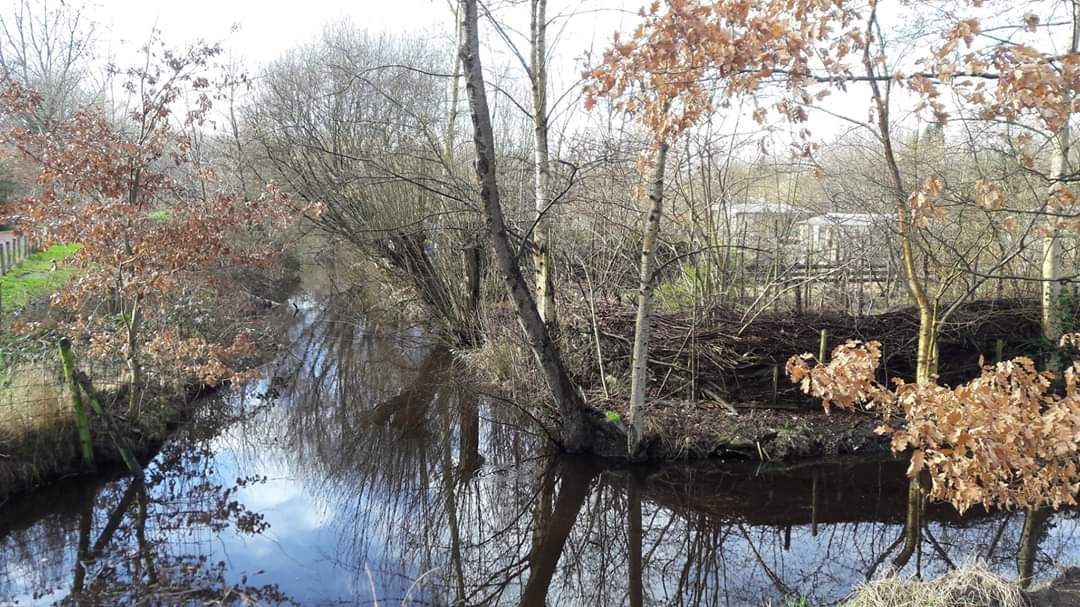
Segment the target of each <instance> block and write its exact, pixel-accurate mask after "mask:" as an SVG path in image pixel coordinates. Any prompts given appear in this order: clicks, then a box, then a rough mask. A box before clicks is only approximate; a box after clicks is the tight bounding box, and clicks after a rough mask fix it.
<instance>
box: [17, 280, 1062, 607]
mask: <svg viewBox="0 0 1080 607" xmlns="http://www.w3.org/2000/svg"><path fill="white" fill-rule="evenodd" d="M297 302H298V306H299V311H298V313H297V315H296V317H295V319H294V321H293V322H292V324H291V329H290V337H291V341H292V343H293V345H292V347H291V349H290V350H289V351H288V352H287V353H286V354H285V355H284V356H282V357H281V358H280V360H279V361H278V362H277V363H276V364H274V365H272V366H271V367H269V368H268V370H267V379H265V380H263V381H259V382H254V383H252V384H251V385H248V386H247V387H246V388H245V389H244V390H242V391H239V392H235V393H230V394H226V395H222V396H220V397H217V398H216V399H215V400H213V401H211V402H208V403H207V406H205V407H203V408H202V410H201V412H200V414H199V415H198V416H197V418H196V419H195V420H194V421H193V423H191V424H189V425H188V426H186V427H185V428H183V429H181V431H179V432H178V433H177V435H176V437H175V438H174V439H173V440H172V441H171V442H170V443H169V444H168V445H166V447H165V448H164V449H163V450H162V452H161V453H160V454H159V455H158V456H157V457H156V458H155V459H154V461H153V462H152V463H151V464H150V465H149V466H148V469H147V474H148V480H149V482H148V483H147V489H146V490H145V491H140V490H139V489H138V487H137V486H135V485H134V484H133V483H132V482H131V480H130V478H126V477H124V476H122V475H116V476H114V477H111V478H98V479H93V480H85V479H84V480H73V481H69V482H64V483H59V484H57V485H55V486H52V487H49V488H47V489H45V490H42V491H39V492H38V493H36V494H34V495H31V496H28V497H24V498H21V499H18V500H14V501H12V502H10V503H8V504H4V505H2V506H0V604H4V605H7V604H16V605H38V604H42V605H49V604H55V603H63V604H79V605H98V604H101V605H114V604H161V605H188V604H190V605H201V604H208V603H213V604H219V603H226V604H279V603H281V604H290V603H295V604H301V605H376V604H377V605H383V606H385V605H413V604H419V605H455V604H468V605H478V604H488V605H514V604H524V605H545V604H547V605H725V606H728V605H787V604H807V605H821V604H834V603H835V602H837V601H839V600H841V599H843V597H845V596H846V595H847V594H848V593H849V592H850V591H851V589H852V588H853V587H854V586H856V585H857V584H859V583H861V582H863V581H865V580H867V579H868V578H873V577H876V576H880V575H882V574H883V573H884V572H886V571H887V570H888V569H889V568H890V567H891V566H893V564H894V561H895V559H896V558H897V556H898V555H899V554H900V553H901V551H902V549H903V546H904V543H905V515H906V513H907V511H908V507H907V506H908V503H907V500H908V497H907V496H908V490H907V488H908V484H907V481H906V479H905V478H904V468H905V464H904V463H903V462H893V461H856V460H846V461H836V462H819V463H813V464H802V465H798V466H788V467H784V468H781V467H775V466H771V467H761V466H757V465H751V464H738V463H727V464H718V463H712V464H695V465H686V464H668V465H662V466H661V465H653V466H648V467H627V466H620V465H616V464H612V463H607V462H602V461H597V460H594V459H587V458H553V457H546V456H543V455H541V454H542V453H543V450H542V445H543V438H542V437H541V436H538V435H537V434H536V433H535V432H534V430H533V426H532V425H531V424H530V423H529V420H528V417H527V416H526V415H524V414H523V413H522V412H520V411H518V410H517V409H516V408H515V407H513V406H512V405H509V404H507V403H505V402H502V401H499V400H497V399H493V398H490V397H486V396H484V395H482V394H478V391H477V390H476V389H474V388H473V387H472V386H470V385H468V384H467V383H466V382H464V381H461V380H460V375H459V374H458V373H456V372H455V371H454V369H453V364H452V357H451V355H450V354H449V353H447V352H446V351H445V350H441V349H439V348H437V347H434V346H432V345H431V344H428V343H425V340H424V333H423V332H422V331H420V330H418V329H412V330H410V329H404V330H396V331H384V330H376V329H374V328H372V327H367V326H365V325H364V324H363V323H362V322H358V321H357V320H356V318H355V317H354V315H352V314H350V313H349V311H348V310H347V309H345V308H344V307H343V306H339V305H337V304H335V302H334V301H333V300H321V299H314V298H306V299H305V298H301V299H298V300H297ZM1032 522H1033V524H1032V525H1030V531H1031V533H1028V534H1027V536H1026V538H1027V539H1026V541H1025V536H1024V533H1023V531H1024V524H1025V515H1024V514H1023V513H991V514H988V513H985V512H972V513H969V514H968V515H966V516H963V517H961V516H959V515H958V514H957V513H956V512H955V511H953V510H952V509H951V508H949V507H947V506H943V505H930V506H929V507H928V509H927V510H926V512H925V515H924V517H923V525H922V529H921V532H920V533H919V535H918V536H917V538H914V539H913V541H915V544H916V549H915V550H914V552H913V553H912V554H911V556H910V558H908V559H906V562H905V563H903V567H902V571H903V573H905V574H909V575H922V576H926V577H930V576H935V575H938V574H941V573H943V572H944V571H946V570H947V569H948V568H950V567H953V566H955V565H957V564H962V563H967V562H971V561H975V560H978V561H981V562H983V563H986V564H987V565H988V566H989V567H991V568H992V569H994V570H996V571H998V572H1000V573H1003V574H1006V575H1010V576H1014V577H1015V576H1016V575H1017V571H1018V566H1025V567H1029V568H1030V570H1031V571H1032V576H1033V577H1034V578H1035V579H1037V580H1038V579H1048V578H1052V577H1054V576H1055V575H1056V574H1057V573H1058V571H1059V567H1060V566H1063V565H1070V564H1075V563H1076V562H1077V557H1078V553H1080V526H1078V525H1077V518H1076V516H1075V513H1073V512H1062V513H1056V514H1052V515H1050V516H1049V517H1046V518H1038V519H1033V521H1032ZM1025 547H1026V548H1027V551H1025V550H1023V548H1025ZM1024 554H1030V555H1032V557H1031V558H1026V557H1024V556H1023V555H1024ZM803 600H804V601H805V603H800V602H799V601H803Z"/></svg>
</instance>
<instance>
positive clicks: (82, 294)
mask: <svg viewBox="0 0 1080 607" xmlns="http://www.w3.org/2000/svg"><path fill="white" fill-rule="evenodd" d="M151 45H152V46H153V47H154V49H153V51H151V49H150V48H149V47H148V48H147V51H146V52H147V59H148V61H147V63H146V65H144V66H141V67H138V68H133V69H132V70H128V71H127V72H124V73H122V74H121V75H122V76H123V77H125V78H126V82H127V85H126V86H125V88H126V90H128V91H129V92H130V93H131V94H132V96H133V97H134V99H135V102H134V103H133V104H132V107H133V109H132V110H131V112H130V114H129V115H127V116H126V117H125V118H123V119H120V120H113V119H110V118H108V117H107V115H106V114H105V112H104V111H103V110H102V109H101V108H98V107H92V106H91V107H86V108H83V109H80V110H78V111H76V112H74V113H73V114H72V115H71V117H70V118H69V119H67V120H65V121H64V122H63V123H60V124H56V125H52V127H53V128H50V129H48V130H46V131H42V132H30V131H27V130H25V129H15V130H10V131H7V132H5V133H0V140H2V141H4V142H6V143H8V144H9V145H11V146H12V147H14V148H16V149H18V150H19V151H20V152H21V153H22V154H23V155H24V156H25V157H26V158H27V159H29V160H31V161H33V162H34V163H36V164H37V166H38V167H39V172H38V175H37V178H36V184H37V186H38V187H37V188H36V189H35V191H34V193H33V194H32V195H31V196H29V197H27V198H26V199H24V200H21V201H17V202H16V203H14V204H11V205H6V208H5V211H6V213H7V216H6V217H4V218H3V219H4V220H5V221H7V222H11V223H15V224H17V225H18V226H19V227H20V230H22V231H23V232H25V233H28V234H29V236H30V237H31V238H32V239H33V240H35V241H36V242H38V243H40V244H42V245H50V244H53V243H79V244H80V245H81V248H80V249H79V251H78V253H76V254H75V255H74V256H73V257H72V258H71V259H70V260H69V263H73V264H75V265H77V266H79V267H80V268H81V270H82V271H81V272H80V274H79V276H78V278H77V279H75V280H73V281H71V282H70V283H69V284H68V285H67V286H66V287H65V288H64V289H63V290H62V291H60V292H59V293H57V294H56V295H55V296H54V298H53V303H54V304H56V305H60V306H64V307H66V308H68V309H69V310H70V311H71V312H72V313H73V316H74V317H75V320H73V321H72V322H70V323H69V325H68V331H67V332H68V333H69V334H71V335H72V336H73V337H75V338H80V337H82V338H90V339H91V340H92V348H91V350H92V352H94V353H97V354H99V355H101V356H108V355H112V356H117V355H122V356H126V355H127V354H128V353H127V352H126V350H127V349H128V348H129V347H130V345H129V344H135V345H136V347H139V348H146V349H147V352H148V354H149V355H150V359H151V360H153V361H154V362H155V363H159V364H162V365H164V366H165V367H171V368H174V369H178V370H183V371H184V372H187V373H188V374H189V375H190V376H192V377H193V378H196V379H199V380H200V381H204V382H206V383H218V382H219V381H221V380H222V379H223V378H224V377H225V375H226V369H227V368H228V361H230V360H236V356H234V355H235V354H236V353H237V352H238V350H236V347H238V346H237V344H236V343H235V342H234V343H233V345H232V346H229V347H225V346H220V345H215V343H224V342H229V341H231V340H232V339H233V338H235V337H236V335H233V336H231V337H230V336H226V335H216V336H214V337H213V338H209V337H207V336H202V337H199V336H197V330H198V329H199V327H188V328H189V329H190V330H192V331H196V336H192V335H185V337H183V338H181V337H179V336H178V335H179V334H178V333H176V332H174V331H173V330H172V327H173V326H174V324H175V323H176V322H177V321H180V320H183V318H182V314H180V313H179V312H177V311H178V310H180V311H182V310H183V309H187V308H188V307H190V306H189V304H188V303H183V302H186V301H187V300H189V299H190V298H191V295H192V294H193V293H194V294H199V295H201V296H203V300H204V301H211V300H213V298H214V297H217V296H218V295H211V291H215V292H217V293H219V294H220V293H229V288H228V287H229V285H226V284H222V283H223V281H225V280H228V278H227V277H228V272H229V271H230V270H232V269H235V268H240V267H251V266H263V265H266V264H267V263H268V262H269V261H270V260H272V259H274V258H275V256H276V255H277V254H278V253H280V250H278V249H277V245H276V242H277V241H276V238H277V237H278V236H279V235H280V234H281V233H282V231H283V230H284V229H285V228H286V226H287V225H289V224H290V223H292V222H293V221H295V220H296V219H297V218H298V217H299V216H300V215H302V214H303V213H305V212H317V207H315V206H313V205H301V204H294V203H293V201H291V200H290V199H289V197H288V196H286V195H285V193H284V192H283V191H281V190H280V189H279V188H277V187H276V186H274V185H273V184H270V185H268V186H267V187H266V188H265V189H264V190H263V191H262V192H260V193H259V194H258V195H256V196H252V197H247V196H242V195H240V194H238V193H237V192H234V191H232V190H230V189H228V188H227V187H224V186H223V183H222V182H221V181H220V180H219V178H218V177H217V175H216V171H214V170H213V167H210V166H206V165H204V164H203V162H202V161H197V160H198V159H196V158H195V157H194V155H193V152H192V146H191V141H190V139H189V136H188V134H187V132H186V131H185V129H186V128H193V127H196V126H197V125H198V124H201V122H202V121H203V119H204V117H205V116H206V113H207V112H208V111H209V110H210V108H211V98H212V93H211V91H210V90H209V86H210V81H209V79H208V78H207V77H206V76H205V75H204V72H205V70H206V68H207V66H208V63H209V62H210V60H211V59H212V58H213V57H215V56H216V55H217V54H218V53H220V48H218V47H215V46H206V45H196V46H195V47H192V48H191V49H188V50H186V51H183V52H172V51H169V50H168V49H164V50H162V49H158V48H157V47H158V46H160V43H159V42H152V43H151ZM0 88H3V87H0ZM181 100H186V101H187V103H186V106H185V107H186V108H189V109H185V110H184V112H183V113H182V115H181V113H179V112H178V111H174V110H175V109H176V108H175V107H174V106H176V104H177V103H180V102H181ZM39 102H40V97H39V96H35V95H34V94H32V93H30V92H28V91H25V90H22V89H20V88H18V87H16V86H14V85H13V86H10V87H7V88H3V90H0V116H2V115H3V114H5V113H15V112H20V111H25V110H26V109H27V108H28V107H32V105H33V104H34V103H39ZM233 295H234V296H235V292H234V293H233ZM88 302H90V303H92V304H98V303H104V302H108V308H109V310H110V312H109V313H108V314H103V313H102V312H101V310H100V309H96V310H88V309H87V308H88V306H87V303H88ZM136 310H137V313H136V312H135V311H136ZM95 314H96V315H95ZM135 314H137V317H138V318H140V319H141V322H139V323H135V322H132V321H131V320H130V319H131V318H132V317H133V315H135ZM136 326H139V327H143V328H144V329H145V330H144V331H142V332H144V333H145V334H144V335H143V334H140V335H137V336H134V337H133V336H131V335H127V334H126V333H127V332H128V330H129V328H132V327H136ZM131 330H132V331H134V330H135V329H131ZM221 340H223V341H221ZM158 344H167V345H168V347H159V345H158ZM230 348H231V349H230ZM170 352H171V356H172V357H173V359H172V363H170V362H169V360H168V358H167V356H166V355H167V354H168V353H170ZM196 361H198V363H197V364H196Z"/></svg>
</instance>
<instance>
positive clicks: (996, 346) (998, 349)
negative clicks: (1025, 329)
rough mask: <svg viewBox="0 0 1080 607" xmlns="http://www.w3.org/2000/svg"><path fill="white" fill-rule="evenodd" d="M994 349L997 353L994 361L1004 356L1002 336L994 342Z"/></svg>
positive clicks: (999, 360)
mask: <svg viewBox="0 0 1080 607" xmlns="http://www.w3.org/2000/svg"><path fill="white" fill-rule="evenodd" d="M994 351H995V353H996V354H997V359H996V360H995V361H994V362H1001V359H1002V358H1004V356H1005V340H1004V339H1002V338H1000V337H999V338H998V339H997V343H996V344H994Z"/></svg>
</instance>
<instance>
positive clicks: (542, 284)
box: [529, 0, 558, 334]
mask: <svg viewBox="0 0 1080 607" xmlns="http://www.w3.org/2000/svg"><path fill="white" fill-rule="evenodd" d="M531 4H532V24H531V25H532V27H531V34H532V52H531V59H532V61H531V66H530V69H529V72H530V73H529V80H530V85H531V88H532V101H533V112H532V114H533V116H532V118H533V162H534V164H535V167H534V169H533V181H534V184H533V185H534V194H535V198H536V200H535V201H534V204H535V207H536V220H535V221H536V226H535V227H534V228H533V266H534V267H535V272H536V304H537V307H538V308H539V310H540V317H541V318H543V319H544V323H545V324H547V326H548V331H549V332H552V334H554V333H553V332H554V330H555V328H556V327H557V326H558V325H557V319H556V316H555V281H554V278H553V277H552V271H553V268H552V263H551V244H550V243H551V234H550V229H549V227H548V226H549V223H550V222H549V220H548V217H547V215H548V214H549V212H550V211H551V209H550V207H551V202H552V201H551V186H550V183H551V168H550V164H549V158H548V117H547V47H546V43H545V41H544V34H545V33H546V30H547V14H546V13H547V0H532V3H531Z"/></svg>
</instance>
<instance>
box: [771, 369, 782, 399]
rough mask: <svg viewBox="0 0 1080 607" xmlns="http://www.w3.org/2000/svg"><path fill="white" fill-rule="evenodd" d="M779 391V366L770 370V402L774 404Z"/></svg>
mask: <svg viewBox="0 0 1080 607" xmlns="http://www.w3.org/2000/svg"><path fill="white" fill-rule="evenodd" d="M779 391H780V365H776V364H774V365H773V368H772V402H773V404H774V405H775V404H776V395H777V393H778V392H779Z"/></svg>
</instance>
